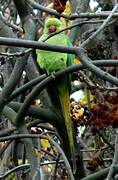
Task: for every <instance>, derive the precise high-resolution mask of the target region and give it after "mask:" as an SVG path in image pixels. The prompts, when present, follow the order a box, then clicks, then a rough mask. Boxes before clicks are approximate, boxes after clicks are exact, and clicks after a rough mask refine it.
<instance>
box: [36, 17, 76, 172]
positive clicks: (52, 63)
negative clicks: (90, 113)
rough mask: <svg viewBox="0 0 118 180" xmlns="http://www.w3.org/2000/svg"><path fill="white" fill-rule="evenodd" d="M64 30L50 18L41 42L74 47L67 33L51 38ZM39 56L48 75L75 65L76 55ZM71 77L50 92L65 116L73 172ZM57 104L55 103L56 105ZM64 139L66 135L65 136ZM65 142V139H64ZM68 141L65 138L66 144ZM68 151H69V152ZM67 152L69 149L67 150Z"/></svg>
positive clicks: (56, 53)
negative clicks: (56, 97)
mask: <svg viewBox="0 0 118 180" xmlns="http://www.w3.org/2000/svg"><path fill="white" fill-rule="evenodd" d="M63 28H64V25H63V22H61V20H59V19H57V18H49V19H48V20H47V21H46V22H45V26H44V31H43V35H42V36H41V37H40V39H39V41H40V42H46V43H48V44H49V45H62V46H66V47H72V44H71V42H70V40H69V38H68V36H67V35H66V34H65V32H61V33H59V34H56V35H53V36H50V38H48V37H49V35H51V34H54V33H56V32H58V31H60V30H62V29H63ZM36 54H37V63H38V65H39V66H40V68H41V69H43V70H45V71H46V72H47V74H53V73H54V72H56V71H58V70H62V69H64V68H66V67H67V66H70V65H72V64H73V59H74V55H72V54H67V53H60V52H53V51H50V52H49V51H46V50H36ZM69 79H70V78H69V76H67V75H65V76H63V77H61V78H59V79H58V80H57V81H56V83H54V82H53V83H52V86H51V88H50V91H51V93H50V94H52V99H53V105H54V106H55V107H56V106H58V107H59V103H58V101H57V100H56V99H55V96H54V92H55V91H56V92H55V93H56V95H57V96H58V100H59V102H60V107H59V108H60V109H61V112H62V115H63V120H64V124H65V127H66V131H67V136H68V140H69V146H70V147H69V149H70V154H71V159H72V164H73V171H76V160H75V159H76V158H75V147H74V135H73V128H72V121H71V117H70V96H69V87H70V80H69ZM54 102H55V103H54ZM63 128H64V127H61V128H60V130H59V131H60V133H59V134H62V133H64V132H63ZM63 138H65V137H64V134H63ZM63 141H64V139H63ZM66 141H67V139H66V138H65V142H63V143H65V144H66ZM69 149H68V151H69ZM66 150H67V149H66Z"/></svg>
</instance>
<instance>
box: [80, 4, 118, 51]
mask: <svg viewBox="0 0 118 180" xmlns="http://www.w3.org/2000/svg"><path fill="white" fill-rule="evenodd" d="M117 8H118V4H116V5H115V7H114V8H113V10H112V11H111V13H110V14H109V16H108V17H107V19H105V21H104V22H103V24H102V25H101V26H100V28H99V29H98V30H97V31H96V32H95V33H93V34H92V35H91V36H90V37H89V38H88V39H87V40H86V41H84V42H83V43H82V44H81V47H82V48H83V47H85V46H86V45H87V44H88V43H89V42H90V41H91V40H93V39H94V38H95V37H96V36H97V35H98V34H99V33H100V32H101V31H102V30H103V29H104V27H105V26H106V25H107V23H108V22H109V21H110V20H111V18H112V17H113V14H114V13H115V11H116V10H117Z"/></svg>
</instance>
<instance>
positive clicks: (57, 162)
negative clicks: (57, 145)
mask: <svg viewBox="0 0 118 180" xmlns="http://www.w3.org/2000/svg"><path fill="white" fill-rule="evenodd" d="M60 156H61V154H59V155H58V156H57V159H56V164H55V169H54V175H53V180H55V179H56V176H57V175H56V173H57V169H58V164H59V159H60Z"/></svg>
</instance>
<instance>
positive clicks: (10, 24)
mask: <svg viewBox="0 0 118 180" xmlns="http://www.w3.org/2000/svg"><path fill="white" fill-rule="evenodd" d="M0 18H1V19H2V21H3V22H4V23H5V24H6V25H8V26H9V27H11V28H13V29H15V30H17V31H19V32H21V33H23V29H22V28H21V27H19V26H17V25H15V24H13V23H10V22H8V20H7V19H6V18H5V17H4V16H3V15H2V13H0Z"/></svg>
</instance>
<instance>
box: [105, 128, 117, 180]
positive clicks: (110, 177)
mask: <svg viewBox="0 0 118 180" xmlns="http://www.w3.org/2000/svg"><path fill="white" fill-rule="evenodd" d="M117 163H118V129H116V139H115V152H114V158H113V162H112V164H111V167H110V170H109V173H108V175H107V178H106V180H111V179H112V178H113V176H114V172H115V168H116V165H117Z"/></svg>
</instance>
